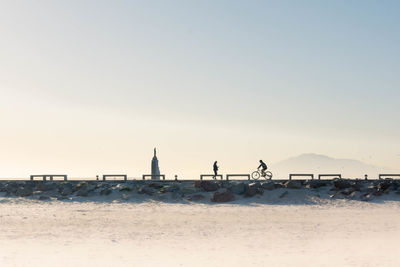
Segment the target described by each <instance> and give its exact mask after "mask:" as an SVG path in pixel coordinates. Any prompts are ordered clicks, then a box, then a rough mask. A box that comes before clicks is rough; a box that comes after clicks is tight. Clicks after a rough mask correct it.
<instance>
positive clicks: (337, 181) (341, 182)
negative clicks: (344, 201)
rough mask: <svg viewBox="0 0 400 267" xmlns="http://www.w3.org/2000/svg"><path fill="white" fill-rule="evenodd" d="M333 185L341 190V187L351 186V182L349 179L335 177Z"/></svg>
mask: <svg viewBox="0 0 400 267" xmlns="http://www.w3.org/2000/svg"><path fill="white" fill-rule="evenodd" d="M333 186H334V187H335V188H336V189H339V190H341V189H346V188H349V187H351V183H350V182H349V181H347V180H343V179H335V180H333Z"/></svg>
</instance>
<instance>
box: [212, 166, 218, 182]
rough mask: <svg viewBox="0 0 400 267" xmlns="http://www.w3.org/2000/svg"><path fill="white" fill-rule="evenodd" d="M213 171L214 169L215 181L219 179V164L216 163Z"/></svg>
mask: <svg viewBox="0 0 400 267" xmlns="http://www.w3.org/2000/svg"><path fill="white" fill-rule="evenodd" d="M213 169H214V177H213V179H214V180H215V179H216V178H217V175H218V166H217V162H214V165H213Z"/></svg>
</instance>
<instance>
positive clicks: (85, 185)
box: [72, 182, 88, 192]
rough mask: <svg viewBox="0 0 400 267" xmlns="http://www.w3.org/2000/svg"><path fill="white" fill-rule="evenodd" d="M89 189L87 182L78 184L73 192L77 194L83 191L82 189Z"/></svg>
mask: <svg viewBox="0 0 400 267" xmlns="http://www.w3.org/2000/svg"><path fill="white" fill-rule="evenodd" d="M87 187H88V183H87V182H81V183H79V184H77V185H76V186H75V188H74V189H73V190H72V191H74V192H76V191H79V190H81V189H82V188H85V189H87Z"/></svg>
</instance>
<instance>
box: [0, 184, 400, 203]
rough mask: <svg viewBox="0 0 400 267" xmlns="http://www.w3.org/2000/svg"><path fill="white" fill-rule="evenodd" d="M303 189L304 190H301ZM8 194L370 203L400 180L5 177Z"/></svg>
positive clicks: (0, 190)
mask: <svg viewBox="0 0 400 267" xmlns="http://www.w3.org/2000/svg"><path fill="white" fill-rule="evenodd" d="M296 192H302V194H299V193H296ZM0 194H1V196H2V197H22V198H30V199H37V200H43V201H45V200H82V199H88V200H90V199H93V200H94V199H96V200H99V199H100V200H101V199H102V200H115V199H120V200H126V201H128V200H135V199H141V200H143V199H148V200H152V199H154V200H159V201H170V200H175V201H179V200H183V201H190V202H202V201H203V202H206V201H211V202H231V201H236V200H240V199H250V198H257V197H258V198H261V197H263V196H264V197H268V196H274V197H275V198H276V199H284V198H286V197H288V195H294V194H297V198H299V197H301V198H305V199H306V198H310V197H312V198H321V199H337V198H341V199H352V200H361V201H370V200H372V199H375V198H379V197H381V196H385V195H391V196H396V197H398V198H399V200H400V181H399V180H393V179H385V180H347V179H334V180H305V181H304V180H289V181H256V182H254V181H206V180H199V181H139V180H137V181H127V182H117V181H0Z"/></svg>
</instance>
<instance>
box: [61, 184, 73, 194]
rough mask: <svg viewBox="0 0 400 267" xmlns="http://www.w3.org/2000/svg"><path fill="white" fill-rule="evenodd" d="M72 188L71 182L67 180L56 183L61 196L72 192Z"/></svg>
mask: <svg viewBox="0 0 400 267" xmlns="http://www.w3.org/2000/svg"><path fill="white" fill-rule="evenodd" d="M72 189H73V188H72V184H71V183H69V182H62V183H60V184H59V185H58V192H60V194H61V195H62V196H68V195H70V194H72Z"/></svg>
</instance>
